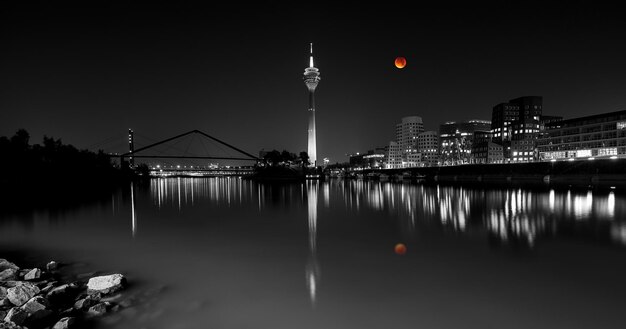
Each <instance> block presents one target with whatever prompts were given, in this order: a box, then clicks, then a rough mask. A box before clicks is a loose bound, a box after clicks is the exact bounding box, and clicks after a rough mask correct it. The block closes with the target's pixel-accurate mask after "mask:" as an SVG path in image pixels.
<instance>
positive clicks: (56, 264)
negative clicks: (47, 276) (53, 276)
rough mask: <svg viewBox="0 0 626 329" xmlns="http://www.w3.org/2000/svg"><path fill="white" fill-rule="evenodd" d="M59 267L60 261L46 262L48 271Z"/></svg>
mask: <svg viewBox="0 0 626 329" xmlns="http://www.w3.org/2000/svg"><path fill="white" fill-rule="evenodd" d="M57 268H59V263H57V262H55V261H50V262H49V263H48V264H46V270H48V272H52V271H54V270H56V269H57Z"/></svg>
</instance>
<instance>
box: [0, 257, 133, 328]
mask: <svg viewBox="0 0 626 329" xmlns="http://www.w3.org/2000/svg"><path fill="white" fill-rule="evenodd" d="M59 267H60V265H59V264H58V263H56V262H54V261H52V262H49V263H48V264H47V265H46V266H45V268H28V269H21V268H20V267H19V266H17V265H15V264H14V263H12V262H10V261H8V260H6V259H2V258H0V329H5V328H6V329H8V328H11V329H25V328H28V329H39V328H42V329H43V328H52V329H71V328H80V327H82V325H81V324H82V323H85V322H86V321H93V320H96V319H97V318H99V317H102V316H104V315H107V314H110V313H113V312H116V311H119V310H120V309H122V308H124V307H128V305H127V303H125V302H124V301H120V298H119V296H117V295H116V297H115V298H111V296H110V295H111V294H113V293H119V292H120V291H121V290H123V289H124V288H125V287H126V278H124V276H123V275H122V274H110V275H104V276H92V277H88V278H84V279H79V280H73V281H71V282H63V280H61V279H60V277H61V276H60V275H58V274H57V271H58V269H59ZM116 301H117V302H116Z"/></svg>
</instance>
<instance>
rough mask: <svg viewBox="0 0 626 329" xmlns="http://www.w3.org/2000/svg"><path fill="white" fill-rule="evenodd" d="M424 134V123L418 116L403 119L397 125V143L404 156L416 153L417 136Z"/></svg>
mask: <svg viewBox="0 0 626 329" xmlns="http://www.w3.org/2000/svg"><path fill="white" fill-rule="evenodd" d="M422 132H424V123H423V122H422V118H421V117H418V116H410V117H404V118H402V121H401V122H400V123H398V124H397V125H396V142H397V143H398V145H399V146H400V150H401V151H402V152H403V153H404V154H409V153H415V151H416V145H417V136H419V134H421V133H422Z"/></svg>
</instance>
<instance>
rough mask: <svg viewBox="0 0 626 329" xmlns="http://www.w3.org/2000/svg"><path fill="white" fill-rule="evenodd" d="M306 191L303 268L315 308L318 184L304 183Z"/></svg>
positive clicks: (318, 271) (318, 272) (318, 276)
mask: <svg viewBox="0 0 626 329" xmlns="http://www.w3.org/2000/svg"><path fill="white" fill-rule="evenodd" d="M306 191H307V194H306V195H307V212H308V224H309V257H308V260H307V264H306V268H305V277H306V285H307V288H308V290H309V297H310V299H311V305H312V306H313V307H315V301H316V297H317V286H318V284H319V281H320V274H321V273H320V265H319V262H318V260H317V196H318V191H319V183H318V182H317V181H307V182H306ZM326 192H327V191H325V193H324V196H325V198H324V199H325V204H326V205H328V204H329V201H328V199H327V198H326V196H327V194H326Z"/></svg>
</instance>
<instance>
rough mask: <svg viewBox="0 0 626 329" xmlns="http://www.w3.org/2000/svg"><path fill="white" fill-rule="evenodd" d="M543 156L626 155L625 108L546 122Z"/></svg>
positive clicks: (596, 156)
mask: <svg viewBox="0 0 626 329" xmlns="http://www.w3.org/2000/svg"><path fill="white" fill-rule="evenodd" d="M537 144H538V146H537V148H538V153H539V158H540V159H541V160H546V161H547V160H565V159H576V158H583V159H585V158H586V159H589V158H594V159H595V158H624V157H626V111H618V112H611V113H603V114H596V115H591V116H586V117H582V118H574V119H567V120H552V121H551V122H545V123H544V130H543V131H542V134H541V138H540V139H539V141H538V143H537Z"/></svg>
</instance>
